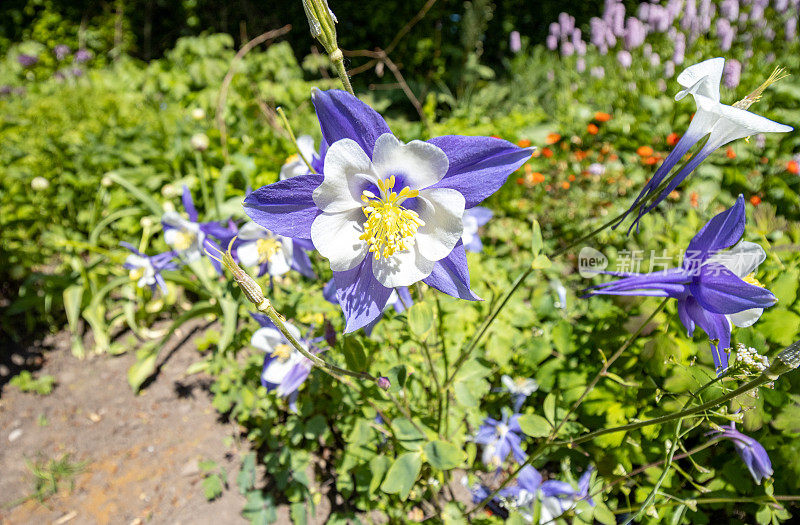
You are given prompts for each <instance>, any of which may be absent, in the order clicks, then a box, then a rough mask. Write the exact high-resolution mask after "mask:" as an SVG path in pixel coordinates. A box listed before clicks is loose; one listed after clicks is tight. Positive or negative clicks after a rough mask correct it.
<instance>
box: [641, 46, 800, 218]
mask: <svg viewBox="0 0 800 525" xmlns="http://www.w3.org/2000/svg"><path fill="white" fill-rule="evenodd" d="M724 65H725V59H724V58H721V57H720V58H712V59H710V60H706V61H705V62H700V63H699V64H695V65H693V66H689V67H688V68H686V69H685V70H684V71H683V72H682V73H681V74H680V75H678V79H677V80H678V83H679V84H680V85H681V86H682V87H683V88H684V89H683V90H681V91H680V92H679V93H678V94H677V95H675V100H680V99H682V98H684V97H685V96H686V95H692V96H693V97H694V100H695V103H696V104H697V111H696V112H695V114H694V118H692V122H691V123H690V124H689V128H688V129H687V130H686V133H684V134H683V136H682V137H681V139H680V141H678V144H676V145H675V148H674V149H673V150H672V151H671V152H670V154H669V155H668V156H667V158H666V159H665V160H664V162H663V163H662V164H661V166H660V167H659V168H658V170H656V172H655V174H654V175H653V177H652V178H651V179H650V180H649V181H648V182H647V184H646V185H645V187H644V188H643V189H642V191H641V193H639V196H638V197H636V200H635V201H634V203H633V206H631V208H630V209H629V210H628V213H630V212H631V211H632V210H633V208H634V207H635V206H636V205H637V204H638V203H639V202H640V201H642V200H643V199H646V198H648V197H650V196H651V195H652V194H653V193H655V192H656V191H657V190H658V187H659V186H660V185H661V183H662V182H663V181H664V180H665V179H666V177H667V175H668V174H669V173H670V172H671V171H672V168H674V167H675V165H676V164H677V163H678V162H680V160H681V159H682V158H683V156H684V155H686V153H688V152H689V150H690V149H692V147H693V146H694V145H695V144H697V143H698V142H699V141H700V140H701V139H702V138H704V137H706V136H707V137H708V141H707V142H706V143H705V145H704V146H703V147H702V148H701V149H700V151H698V152H697V153H695V155H694V156H693V157H692V158H691V159H690V160H689V162H688V163H687V164H686V165H685V166H684V167H683V169H681V170H680V171H679V172H678V174H677V175H676V176H675V178H674V179H673V180H672V181H671V182H670V183H669V185H668V186H667V187H666V188H665V189H664V190H663V191H661V193H660V194H659V195H658V197H656V198H655V199H654V200H653V201H652V202H651V203H649V204H648V205H646V206H643V207H642V208H641V209H640V210H639V212H638V215H637V217H636V219H635V220H634V221H633V224H632V225H631V228H633V227H634V226H636V225H637V224H638V222H639V221H640V220H641V218H642V217H643V216H644V215H645V214H646V213H648V212H649V211H651V210H652V209H653V208H655V207H656V206H657V205H658V204H659V203H660V202H661V201H663V200H664V199H665V198H666V197H667V195H669V194H670V193H672V191H673V190H675V189H676V188H677V187H678V186H679V185H680V184H681V182H683V181H684V179H686V177H688V176H689V174H691V173H692V171H694V170H695V169H696V168H697V167H698V166H699V165H700V163H701V162H703V161H704V160H705V159H706V157H708V156H709V155H711V154H712V153H713V152H714V151H716V150H717V149H718V148H720V147H722V146H724V145H725V144H727V143H729V142H732V141H734V140H737V139H741V138H744V137H749V136H751V135H756V134H758V133H786V132H788V131H792V128H791V127H790V126H786V125H784V124H779V123H777V122H773V121H772V120H769V119H766V118H764V117H761V116H759V115H756V114H754V113H751V112H749V111H747V109H748V108H749V107H750V106H751V105H752V104H753V103H754V102H756V101H757V100H758V99H759V98H760V97H761V94H762V93H763V92H764V90H765V89H766V88H767V86H769V85H770V84H771V83H773V82H775V81H777V80H779V79H780V78H782V77H781V76H780V74H781V72H780V71H779V70H776V71H775V73H773V74H772V75H771V76H770V77H769V79H767V81H766V82H764V83H763V84H762V85H761V86H759V87H758V88H757V89H756V90H755V91H753V92H752V93H751V94H749V95H747V96H746V97H745V98H744V99H742V100H740V101H739V102H736V103H735V104H733V105H732V106H727V105H725V104H722V103H720V101H719V84H720V78H721V77H722V70H723V67H724ZM629 231H630V229H629Z"/></svg>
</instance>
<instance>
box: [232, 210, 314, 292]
mask: <svg viewBox="0 0 800 525" xmlns="http://www.w3.org/2000/svg"><path fill="white" fill-rule="evenodd" d="M312 249H313V246H312V245H311V243H310V242H308V241H304V240H302V239H301V240H295V239H290V238H288V237H283V236H281V235H275V234H273V233H272V232H271V231H269V230H267V229H266V228H264V227H263V226H259V225H258V224H256V223H254V222H247V223H246V224H244V225H243V226H242V227H241V228H239V235H238V236H237V243H236V255H237V257H238V258H239V261H240V262H241V263H242V264H243V265H245V266H258V268H259V271H258V276H259V277H261V276H262V275H266V274H269V275H270V276H272V277H277V276H279V275H283V274H285V273H286V272H288V271H289V270H295V271H297V272H300V273H301V274H303V275H304V276H306V277H308V278H311V279H313V278H314V277H316V276H315V275H314V270H313V268H311V260H310V259H309V258H308V254H307V253H306V252H305V250H312Z"/></svg>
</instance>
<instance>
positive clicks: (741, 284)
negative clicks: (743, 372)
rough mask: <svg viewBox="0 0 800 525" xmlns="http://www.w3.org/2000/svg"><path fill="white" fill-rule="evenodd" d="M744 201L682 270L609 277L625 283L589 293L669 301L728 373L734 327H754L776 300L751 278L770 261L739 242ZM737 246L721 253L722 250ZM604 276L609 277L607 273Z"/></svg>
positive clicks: (689, 254)
mask: <svg viewBox="0 0 800 525" xmlns="http://www.w3.org/2000/svg"><path fill="white" fill-rule="evenodd" d="M744 226H745V209H744V197H743V196H741V195H739V198H738V199H736V203H735V204H734V205H733V206H731V207H730V208H728V209H727V210H725V211H723V212H722V213H720V214H719V215H717V216H715V217H714V218H713V219H711V220H710V221H708V223H706V225H705V226H703V228H702V229H701V230H700V231H699V232H698V233H697V235H695V236H694V238H693V239H692V241H691V242H690V243H689V246H688V248H687V249H686V253H685V255H684V259H683V264H682V265H681V267H680V268H671V269H668V270H664V271H659V272H653V273H647V274H636V273H615V272H607V273H609V274H610V275H615V276H618V277H622V279H619V280H616V281H611V282H607V283H603V284H600V285H597V286H593V287H591V288H589V289H588V290H587V291H588V292H589V293H588V294H587V295H589V296H591V295H632V296H644V297H671V298H673V299H677V300H678V315H679V316H680V320H681V322H682V323H683V326H684V327H686V330H687V332H688V335H689V336H691V335H692V334H693V333H694V329H695V325H697V326H699V327H700V328H702V329H703V330H704V331H705V332H706V334H708V337H709V339H711V352H712V354H713V357H714V365H715V367H716V369H717V372H718V373H719V372H722V370H724V369H725V368H727V367H728V356H727V354H726V353H725V352H724V350H725V349H726V348H730V346H731V323H733V324H734V325H736V326H750V325H752V324H753V323H755V322H756V321H757V320H758V318H759V317H761V314H762V312H763V309H764V308H769V307H770V306H773V305H774V304H775V303H776V302H777V299H776V298H775V296H774V295H773V294H772V292H770V291H769V290H766V289H765V288H763V287H762V286H760V285H759V284H758V281H756V280H755V279H754V278H753V277H752V275H753V274H754V272H755V271H756V270H757V269H758V266H759V265H760V264H761V263H762V262H763V261H764V260H765V259H766V254H765V253H764V250H763V248H761V246H759V245H757V244H754V243H751V242H745V241H742V242H739V244H736V243H737V242H738V241H739V239H741V237H742V234H743V233H744ZM734 244H736V246H735V247H734V248H733V249H731V250H729V251H727V252H724V253H722V252H721V250H724V249H726V248H730V247H731V246H733V245H734ZM604 273H605V272H604Z"/></svg>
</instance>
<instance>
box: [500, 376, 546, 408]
mask: <svg viewBox="0 0 800 525" xmlns="http://www.w3.org/2000/svg"><path fill="white" fill-rule="evenodd" d="M500 382H501V383H503V388H502V390H503V391H505V392H508V393H509V394H511V397H513V398H514V412H519V409H520V407H521V406H522V403H524V402H525V399H527V398H528V396H530V395H531V394H533V393H534V392H536V391H537V390H539V383H537V382H536V380H535V379H533V378H529V377H517V378H516V379H514V378H512V377H511V376H509V375H505V374H503V377H501V378H500Z"/></svg>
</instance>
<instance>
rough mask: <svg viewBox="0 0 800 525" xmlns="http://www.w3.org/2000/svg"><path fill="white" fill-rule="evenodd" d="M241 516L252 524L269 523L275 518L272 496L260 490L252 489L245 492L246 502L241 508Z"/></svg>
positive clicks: (267, 524)
mask: <svg viewBox="0 0 800 525" xmlns="http://www.w3.org/2000/svg"><path fill="white" fill-rule="evenodd" d="M242 516H244V517H245V518H246V519H248V520H250V523H252V524H253V525H269V524H270V523H274V522H275V520H276V519H277V514H276V513H275V503H274V502H273V500H272V496H271V495H269V494H264V493H262V492H261V491H260V490H252V491H250V492H248V493H247V503H245V505H244V508H243V509H242Z"/></svg>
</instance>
